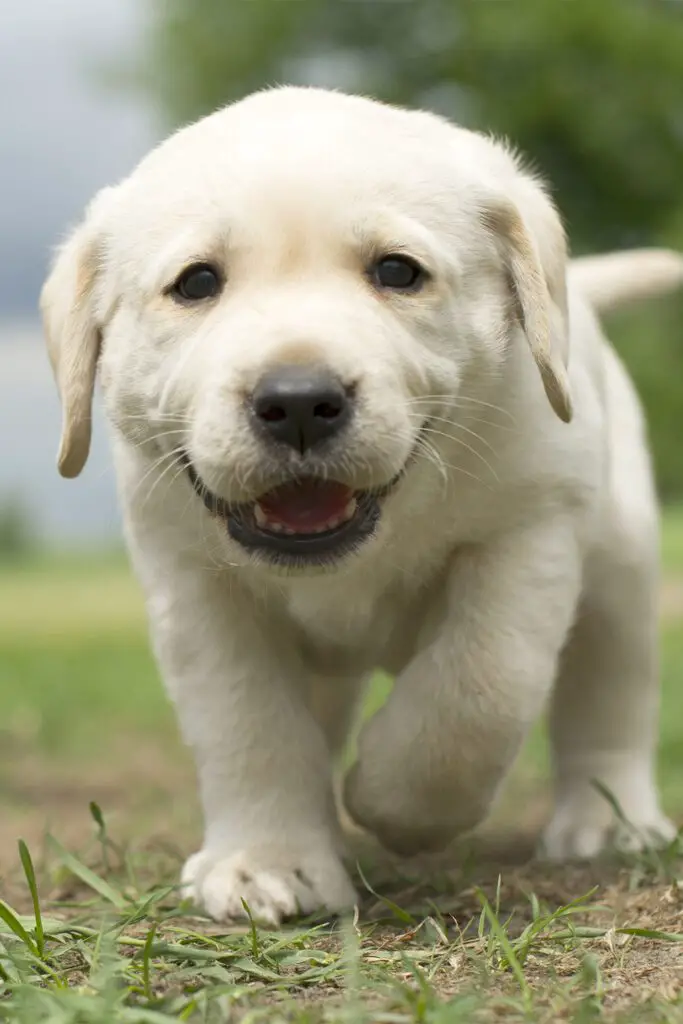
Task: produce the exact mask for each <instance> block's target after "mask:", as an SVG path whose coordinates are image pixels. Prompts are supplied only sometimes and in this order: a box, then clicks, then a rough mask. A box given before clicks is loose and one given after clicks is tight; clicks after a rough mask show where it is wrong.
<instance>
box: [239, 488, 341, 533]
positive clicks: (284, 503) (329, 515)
mask: <svg viewBox="0 0 683 1024" xmlns="http://www.w3.org/2000/svg"><path fill="white" fill-rule="evenodd" d="M352 498H353V491H352V490H351V488H350V487H346V486H345V485H344V484H339V483H334V482H332V481H329V482H322V481H317V480H316V481H313V480H309V481H301V482H299V483H293V484H284V486H282V487H276V488H275V490H274V491H269V492H268V493H267V494H264V495H263V497H262V498H259V500H258V504H259V505H260V506H261V510H262V511H263V512H264V513H265V514H266V516H267V517H268V520H269V522H271V523H277V524H279V525H280V526H285V527H287V529H289V530H294V531H296V532H297V533H310V532H311V531H313V530H316V529H320V528H321V527H323V526H324V525H325V524H326V523H327V522H328V521H329V520H330V519H335V518H336V517H338V516H341V515H342V514H343V512H344V509H345V508H346V506H347V505H348V503H349V502H350V501H351V499H352Z"/></svg>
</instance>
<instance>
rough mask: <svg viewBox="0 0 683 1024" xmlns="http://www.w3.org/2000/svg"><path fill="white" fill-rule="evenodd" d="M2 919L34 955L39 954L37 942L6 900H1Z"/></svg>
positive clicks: (0, 918)
mask: <svg viewBox="0 0 683 1024" xmlns="http://www.w3.org/2000/svg"><path fill="white" fill-rule="evenodd" d="M0 920H2V921H4V922H5V924H6V925H7V927H8V928H9V930H10V931H11V932H12V933H13V934H14V935H16V937H17V938H18V939H21V941H22V942H23V943H24V945H25V946H26V948H27V949H28V950H29V951H30V952H31V953H33V955H34V956H37V955H38V950H37V948H36V944H35V942H34V941H33V939H32V938H31V936H30V935H29V933H28V932H27V931H26V929H25V928H24V926H23V924H22V923H21V921H20V920H19V918H18V917H17V915H16V914H15V913H14V911H13V910H12V908H11V907H10V906H8V905H7V903H5V901H4V900H0Z"/></svg>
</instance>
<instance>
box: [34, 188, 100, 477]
mask: <svg viewBox="0 0 683 1024" xmlns="http://www.w3.org/2000/svg"><path fill="white" fill-rule="evenodd" d="M105 191H106V192H109V191H110V190H109V189H107V190H105ZM99 201H100V200H99V197H98V198H97V199H96V200H95V203H96V204H97V205H98V206H99ZM93 211H94V205H93V206H91V207H90V209H89V210H88V214H87V216H86V220H85V222H84V223H83V224H81V225H80V227H78V228H76V230H75V231H74V232H73V234H72V235H71V237H70V238H69V239H68V240H67V241H66V243H65V244H64V245H63V246H62V248H61V249H60V250H59V252H58V254H57V258H56V260H55V262H54V265H53V267H52V271H51V273H50V276H49V277H48V279H47V281H46V282H45V284H44V286H43V290H42V292H41V295H40V308H41V312H42V315H43V327H44V331H45V336H46V339H47V349H48V354H49V356H50V362H51V363H52V370H53V373H54V376H55V380H56V381H57V387H58V389H59V394H60V398H61V402H62V439H61V444H60V448H59V455H58V459H57V465H58V467H59V472H60V473H61V474H62V476H65V477H75V476H78V474H79V473H80V472H81V470H82V469H83V467H84V465H85V463H86V460H87V458H88V452H89V450H90V435H91V429H92V424H91V417H92V399H93V391H94V387H95V373H96V370H97V360H98V356H99V350H100V328H99V325H98V322H97V317H96V313H95V294H94V292H95V284H96V280H97V276H98V271H99V262H100V235H99V231H98V229H97V226H96V223H95V218H94V217H93Z"/></svg>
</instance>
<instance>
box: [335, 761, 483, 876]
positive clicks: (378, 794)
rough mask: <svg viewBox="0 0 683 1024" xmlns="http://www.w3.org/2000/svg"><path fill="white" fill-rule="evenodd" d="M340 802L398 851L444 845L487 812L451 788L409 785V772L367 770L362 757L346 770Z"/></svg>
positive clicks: (402, 853)
mask: <svg viewBox="0 0 683 1024" xmlns="http://www.w3.org/2000/svg"><path fill="white" fill-rule="evenodd" d="M344 803H345V806H346V808H347V810H348V812H349V814H350V815H351V817H352V818H353V819H354V821H356V822H357V823H358V824H359V825H361V826H362V827H363V828H365V829H367V830H368V831H369V832H372V833H373V834H374V835H375V836H376V837H377V839H378V840H379V842H380V843H381V844H382V846H384V847H385V848H386V849H387V850H391V851H393V852H394V853H397V854H399V855H400V856H402V857H412V856H414V855H416V854H420V853H438V852H440V851H442V850H444V849H446V847H447V846H448V845H449V844H450V843H451V842H452V841H453V840H454V839H455V838H456V837H457V836H458V835H460V834H461V833H462V832H466V831H468V830H469V829H471V828H473V827H474V826H475V825H477V824H478V823H479V822H480V821H481V819H482V818H483V817H484V815H485V813H486V806H484V805H481V806H480V805H479V803H478V802H477V803H476V804H474V803H473V802H472V801H469V800H464V799H463V800H458V794H457V793H455V792H453V791H451V790H450V789H449V790H448V791H447V792H444V791H441V790H440V789H437V787H434V788H432V789H429V788H427V787H425V788H422V787H418V786H411V779H410V776H409V775H403V776H402V777H401V778H399V777H398V775H396V774H394V775H393V776H392V775H391V774H385V773H384V772H381V773H380V772H373V773H370V772H368V771H367V769H366V768H365V766H364V763H363V762H362V761H359V762H358V763H357V764H355V765H354V766H353V768H352V769H351V771H350V772H349V774H348V775H347V776H346V780H345V783H344Z"/></svg>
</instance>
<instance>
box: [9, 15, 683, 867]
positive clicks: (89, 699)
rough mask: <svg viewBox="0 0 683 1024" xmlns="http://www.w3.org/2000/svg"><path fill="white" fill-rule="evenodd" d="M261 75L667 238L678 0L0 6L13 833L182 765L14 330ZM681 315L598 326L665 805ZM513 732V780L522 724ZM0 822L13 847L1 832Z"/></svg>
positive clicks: (47, 396) (630, 239) (679, 160)
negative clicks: (614, 394)
mask: <svg viewBox="0 0 683 1024" xmlns="http://www.w3.org/2000/svg"><path fill="white" fill-rule="evenodd" d="M282 82H295V83H308V84H313V85H323V86H333V87H338V88H341V89H344V90H349V91H360V92H365V93H369V94H371V95H374V96H376V97H379V98H382V99H386V100H390V101H394V102H398V103H405V104H410V105H417V106H422V107H427V108H430V109H432V110H436V111H438V112H440V113H443V114H445V115H447V116H448V117H451V118H453V119H454V120H456V121H459V122H461V123H463V124H465V125H467V126H470V127H473V128H481V129H486V130H490V131H492V132H494V133H496V134H499V135H500V134H503V135H507V136H508V137H509V138H510V139H511V140H513V141H514V142H515V143H516V144H517V146H518V147H519V148H520V149H521V150H522V151H523V152H524V153H525V154H527V156H528V157H529V158H530V160H531V161H532V163H533V164H534V165H535V166H536V168H537V169H538V170H539V171H540V172H542V173H543V174H544V175H545V176H546V177H547V178H548V179H549V181H550V182H551V183H552V185H553V188H554V193H555V197H556V200H557V202H558V204H559V206H560V208H561V210H562V211H563V213H564V216H565V220H566V224H567V227H568V232H569V237H570V239H571V243H572V246H573V249H574V251H575V252H577V253H581V252H589V251H596V250H600V249H604V248H619V247H627V246H634V245H656V244H666V245H672V246H676V247H678V248H681V249H683V4H681V3H679V2H677V0H600V2H599V3H596V2H595V0H572V2H571V3H569V2H563V3H553V4H541V3H538V2H535V0H516V2H515V3H511V2H506V0H488V2H483V0H480V2H470V0H464V2H460V3H458V2H456V0H420V2H419V3H418V2H417V0H372V2H371V0H336V2H326V0H235V2H232V3H226V2H224V0H201V3H197V0H98V3H97V4H93V3H89V2H87V0H60V3H59V4H47V3H45V2H43V3H38V2H36V0H26V2H24V3H23V4H4V5H2V7H1V8H0V93H1V94H2V95H3V96H5V97H11V102H10V103H8V104H5V105H4V107H3V129H2V137H1V140H0V147H1V148H2V160H0V267H2V272H1V273H0V436H2V438H3V439H4V440H3V443H2V456H1V458H0V708H1V709H2V711H1V712H0V786H2V787H3V789H2V790H0V814H1V813H3V808H4V813H5V815H6V817H7V816H8V815H9V816H10V817H8V818H7V820H8V821H9V820H10V818H11V816H12V815H14V817H13V818H11V820H12V821H15V820H16V822H18V823H21V827H23V828H24V829H25V830H26V829H28V830H29V832H30V831H31V829H34V830H35V829H37V828H38V827H39V823H42V822H43V821H44V820H45V819H46V818H47V817H49V814H50V813H52V814H58V816H59V818H60V821H61V827H62V829H65V830H66V832H67V833H68V831H69V828H70V823H72V822H73V824H74V829H75V830H76V832H78V828H79V827H80V826H79V825H77V824H76V822H77V821H81V818H82V813H81V812H82V807H83V806H84V802H85V805H87V799H89V798H90V797H89V795H88V794H91V793H92V792H93V791H97V793H98V794H99V796H100V798H101V800H102V802H103V803H105V804H107V803H108V804H109V806H111V807H112V808H113V813H116V808H117V807H118V806H126V807H130V789H131V788H134V789H135V792H136V799H137V798H139V799H140V801H143V794H144V793H147V792H149V793H150V794H152V795H151V796H150V797H149V800H148V802H147V803H146V804H144V806H145V808H146V811H145V813H149V809H150V808H153V809H154V813H155V814H157V816H161V818H163V819H164V824H165V826H166V825H168V820H169V816H170V817H172V816H173V814H175V813H176V812H177V811H178V807H179V806H180V805H181V804H182V801H175V803H172V802H171V803H169V800H168V798H167V797H168V793H169V790H171V789H172V788H173V787H172V786H171V785H170V784H169V781H168V780H169V778H170V777H173V778H175V776H174V775H173V772H174V771H175V772H176V775H177V780H176V781H177V785H178V786H180V787H181V788H182V787H183V786H184V785H185V781H184V780H185V779H186V777H187V771H186V762H185V761H183V759H182V756H181V755H180V754H179V753H178V748H177V740H176V738H175V732H174V727H173V724H172V720H171V716H170V713H169V711H168V709H167V708H166V705H165V703H164V701H163V698H162V696H161V691H160V687H159V685H158V683H157V681H156V678H155V671H154V668H153V666H152V663H151V660H150V658H149V654H148V652H147V644H146V639H145V628H144V621H143V615H142V609H141V602H140V598H139V594H138V592H137V589H136V587H135V585H134V583H133V582H132V581H131V579H130V576H129V574H128V571H127V569H126V567H125V561H124V559H123V557H122V555H121V554H120V537H119V525H118V517H117V512H116V500H115V489H114V481H113V476H112V471H111V466H110V461H109V457H108V452H107V441H106V432H105V430H104V427H103V424H102V422H101V417H100V416H99V413H98V418H97V423H96V429H95V444H94V449H93V452H92V456H91V459H90V462H89V464H88V467H87V468H86V470H85V473H84V474H83V476H82V478H80V479H79V480H78V481H77V482H71V483H68V482H65V481H62V480H60V478H59V477H58V475H57V473H56V470H55V467H54V460H55V453H56V449H57V444H58V433H59V407H58V402H57V398H56V395H55V393H54V389H53V385H52V381H51V376H50V371H49V368H48V363H47V358H46V356H45V354H44V351H43V347H42V340H41V336H40V325H39V322H38V318H37V297H38V292H39V288H40V285H41V282H42V280H43V278H44V275H45V272H46V267H47V264H48V260H49V256H50V252H51V249H52V248H53V247H54V246H55V244H57V243H58V242H59V240H60V239H61V238H62V237H63V236H64V233H65V232H66V230H67V229H68V227H69V226H70V225H71V224H73V223H74V222H75V221H77V220H78V218H79V216H80V214H81V211H82V210H83V207H84V206H85V204H86V203H87V201H88V200H89V199H90V197H91V196H92V194H93V193H94V192H95V191H96V190H97V189H98V188H99V187H101V186H103V185H105V184H108V183H112V182H115V181H116V180H117V179H118V178H120V177H121V176H123V175H125V174H126V173H127V172H128V171H129V170H130V169H132V167H133V166H134V164H135V163H136V161H137V160H138V159H139V158H140V157H141V156H142V155H143V154H144V153H145V152H146V151H147V149H148V148H149V147H150V146H151V145H152V144H153V143H154V142H155V141H156V140H157V139H159V138H161V137H162V136H163V135H164V134H166V133H167V132H168V131H169V130H170V129H171V128H173V127H174V126H176V125H178V124H181V123H183V122H185V121H187V120H189V119H192V118H195V117H198V116H200V115H202V114H204V113H206V112H208V111H210V110H212V109H214V108H215V107H217V106H219V105H221V104H223V103H225V102H228V101H230V100H232V99H235V98H237V97H239V96H241V95H242V94H244V93H245V92H248V91H250V90H252V89H255V88H259V87H262V86H264V85H272V84H277V83H282ZM682 313H683V298H682V297H680V296H678V297H672V298H671V299H670V300H668V299H667V300H666V301H657V302H653V303H651V304H649V305H648V306H647V307H643V308H639V309H637V310H635V311H631V312H629V314H628V315H627V316H623V317H621V318H620V319H619V320H616V321H614V322H612V323H610V325H609V328H610V333H611V335H612V337H613V339H614V340H615V343H616V345H617V348H618V350H619V351H620V353H621V354H622V356H623V358H624V359H625V360H626V362H627V364H628V366H629V368H630V369H631V372H632V373H633V375H634V377H635V379H636V381H637V384H638V387H639V390H640V393H641V395H642V397H643V400H644V402H645V405H646V407H647V411H648V415H649V422H650V429H651V437H652V443H653V447H654V453H655V460H656V467H657V478H658V484H659V489H660V494H661V497H662V500H663V502H664V503H665V506H666V515H665V530H664V559H665V579H664V590H663V630H664V638H665V644H664V649H665V657H664V674H665V690H666V700H667V702H668V704H667V712H668V713H667V714H666V715H665V721H664V741H663V748H662V749H663V753H662V758H663V761H662V764H663V769H662V770H663V775H664V784H665V792H666V794H667V800H668V801H669V804H670V805H671V806H672V807H673V809H674V811H675V812H678V813H680V812H682V811H683V789H682V787H681V784H680V783H678V782H677V781H676V780H677V774H676V772H675V771H674V765H675V759H676V757H678V759H679V763H680V758H681V756H683V697H681V696H677V694H676V689H677V688H676V680H677V679H680V675H681V669H683V628H682V625H681V623H682V621H683V516H682V515H681V513H680V512H679V511H678V507H679V506H681V505H683V455H682V449H683V436H682V431H683V317H682V316H681V314H682ZM679 689H681V690H683V687H679ZM676 707H678V708H679V709H680V712H681V713H680V714H679V715H678V716H677V715H676V713H675V710H676ZM143 737H144V739H143ZM534 743H535V746H534V748H533V751H532V754H531V755H530V760H529V762H528V763H529V765H531V766H532V768H530V769H529V778H531V777H532V776H533V778H534V779H536V778H537V776H538V773H539V772H541V771H542V765H543V742H542V738H539V739H538V740H537V741H534ZM17 765H20V766H21V767H20V769H18V768H17ZM114 765H116V766H117V767H116V771H114V767H113V766H114ZM84 766H87V770H86V768H85V767H84ZM169 773H170V774H169ZM140 779H143V780H145V785H138V784H137V783H138V782H139V780H140ZM155 780H156V781H155ZM133 781H136V784H135V786H134V787H133ZM145 787H147V788H145ZM155 787H156V788H155ZM103 794H104V795H103ZM145 799H147V798H145ZM60 801H61V804H60ZM143 802H144V801H143ZM141 806H142V803H141ZM58 808H59V810H57V809H58ZM31 815H32V817H31ZM79 815H81V817H80V818H79ZM164 816H167V817H164ZM16 827H17V828H19V824H17V826H16ZM40 827H42V824H41V825H40ZM168 827H169V828H171V826H170V825H168ZM0 833H2V834H5V835H8V836H10V838H11V839H12V842H13V839H14V835H15V833H16V830H15V829H14V828H8V829H5V830H4V833H3V830H2V829H0ZM1 856H2V838H1V835H0V858H1ZM1 864H2V861H1V859H0V867H1Z"/></svg>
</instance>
